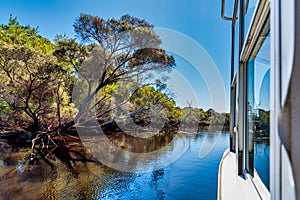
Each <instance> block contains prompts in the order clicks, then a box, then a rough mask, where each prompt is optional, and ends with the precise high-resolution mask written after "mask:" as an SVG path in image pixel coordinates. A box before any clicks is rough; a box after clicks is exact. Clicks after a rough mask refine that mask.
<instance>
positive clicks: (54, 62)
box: [0, 17, 74, 126]
mask: <svg viewBox="0 0 300 200" xmlns="http://www.w3.org/2000/svg"><path fill="white" fill-rule="evenodd" d="M0 30H1V31H0V35H1V37H0V43H1V46H0V80H1V81H0V99H1V101H2V102H5V104H6V105H8V106H9V107H10V113H9V114H8V115H10V116H14V118H15V119H18V121H19V122H20V121H21V122H23V123H25V125H26V124H27V125H28V124H31V123H33V124H35V126H39V124H45V125H47V126H53V125H54V124H56V122H57V100H58V99H60V100H59V103H60V105H59V106H60V109H61V112H62V113H64V112H66V113H70V112H72V111H70V110H72V108H71V107H72V106H70V105H69V103H70V97H69V94H70V92H69V91H68V90H69V89H70V85H71V84H72V81H74V78H73V77H72V76H71V72H72V69H71V68H70V67H69V66H68V65H67V64H66V62H64V61H62V60H59V59H57V57H56V56H55V55H53V52H54V51H55V48H56V47H55V45H54V44H52V43H51V42H50V41H49V40H48V39H47V38H43V37H42V36H40V35H39V34H38V33H37V29H36V28H31V27H30V26H22V25H20V24H19V22H18V21H17V19H16V18H12V17H11V18H10V19H9V22H8V24H7V25H1V26H0ZM69 117H70V116H69Z"/></svg>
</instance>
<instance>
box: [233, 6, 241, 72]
mask: <svg viewBox="0 0 300 200" xmlns="http://www.w3.org/2000/svg"><path fill="white" fill-rule="evenodd" d="M238 13H239V11H237V13H236V16H239V14H238ZM233 48H234V71H233V72H234V74H236V72H237V69H238V67H239V58H240V55H239V20H238V18H236V20H235V24H234V47H233Z"/></svg>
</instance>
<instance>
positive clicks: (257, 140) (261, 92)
mask: <svg viewBox="0 0 300 200" xmlns="http://www.w3.org/2000/svg"><path fill="white" fill-rule="evenodd" d="M258 41H259V42H260V44H259V46H260V47H259V48H258V49H259V50H258V53H257V54H256V55H255V56H253V57H252V58H251V59H250V60H249V61H248V66H247V82H248V84H247V115H248V117H247V134H248V139H249V147H248V151H249V158H250V161H249V165H250V168H251V160H254V168H255V169H256V171H257V172H258V174H259V176H260V178H261V179H262V181H263V182H264V184H265V185H266V187H267V188H269V154H270V144H269V141H270V140H269V138H270V132H269V131H270V128H269V127H270V126H269V125H270V34H269V33H268V34H267V35H266V36H262V37H260V38H259V40H258ZM253 154H254V158H253ZM251 156H252V158H251ZM252 163H253V162H252ZM252 165H253V164H252ZM252 167H253V166H252Z"/></svg>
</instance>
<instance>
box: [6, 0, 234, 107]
mask: <svg viewBox="0 0 300 200" xmlns="http://www.w3.org/2000/svg"><path fill="white" fill-rule="evenodd" d="M232 1H233V0H228V1H227V5H226V6H227V8H226V10H227V11H226V14H227V15H230V13H231V8H232V4H233V3H232ZM80 13H88V14H92V15H97V16H99V17H102V18H104V19H106V18H112V17H115V18H119V17H120V16H122V15H124V14H127V13H129V14H131V15H134V16H136V17H139V18H142V19H145V20H146V21H148V22H150V23H151V24H153V25H154V26H156V27H162V28H168V29H171V30H175V31H178V32H180V33H182V34H185V35H187V36H188V37H190V38H192V39H193V40H195V41H196V42H197V43H198V44H199V45H201V46H202V47H203V49H204V50H205V51H206V52H207V53H208V55H209V56H210V57H211V58H212V60H213V61H214V63H215V64H216V66H217V68H218V69H219V71H220V74H221V76H222V80H223V82H224V86H225V90H226V103H225V105H226V106H225V111H228V110H229V106H228V105H229V88H230V84H229V82H230V49H231V46H230V45H231V23H230V22H229V21H224V20H222V19H221V0H189V1H179V0H109V1H108V0H107V1H103V0H63V1H61V0H52V1H40V0H39V1H37V0H27V1H24V0H2V1H1V7H0V23H1V24H3V23H7V20H8V18H9V15H10V14H12V15H13V16H16V17H18V20H19V21H20V22H21V23H22V24H29V25H31V26H33V27H36V26H39V32H40V34H41V35H42V36H44V37H47V38H49V39H51V40H52V39H53V38H54V36H55V35H56V34H63V33H66V34H67V35H68V36H70V37H73V36H74V31H73V26H72V25H73V23H74V20H75V18H76V17H78V16H79V14H80ZM176 62H177V67H176V72H177V74H180V75H181V77H183V78H184V79H186V80H188V82H189V84H188V85H189V87H192V90H194V92H195V98H196V99H197V100H198V105H197V106H199V107H203V108H204V109H208V108H210V107H213V105H212V103H211V102H212V101H211V96H212V95H210V94H209V92H208V89H207V85H206V82H205V81H204V79H202V77H201V76H196V75H195V70H193V67H191V64H189V63H188V62H187V61H186V60H184V59H182V58H181V57H180V56H176ZM173 79H174V80H175V81H176V76H174V78H173ZM173 87H175V88H176V89H175V90H176V92H178V93H179V94H178V97H179V98H182V100H181V102H180V103H179V104H180V105H181V106H185V105H186V101H184V99H186V100H189V99H190V98H189V97H186V96H187V94H186V93H185V89H184V88H185V85H183V84H181V82H180V80H179V79H178V81H177V84H176V85H174V86H173ZM191 99H192V98H191ZM193 106H196V103H194V102H193ZM220 111H222V110H220Z"/></svg>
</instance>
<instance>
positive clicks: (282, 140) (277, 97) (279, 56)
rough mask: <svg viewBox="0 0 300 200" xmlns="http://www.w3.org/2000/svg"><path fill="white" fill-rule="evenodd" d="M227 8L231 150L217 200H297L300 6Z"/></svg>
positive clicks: (239, 1) (237, 1)
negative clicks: (229, 35) (229, 56)
mask: <svg viewBox="0 0 300 200" xmlns="http://www.w3.org/2000/svg"><path fill="white" fill-rule="evenodd" d="M229 3H230V2H226V1H225V0H222V9H221V17H222V18H223V19H224V20H226V21H228V22H224V23H230V25H231V30H232V35H231V66H230V67H231V86H230V91H231V92H230V115H231V123H230V146H229V148H228V149H227V150H226V151H225V152H224V154H223V157H222V159H221V162H220V164H219V174H218V199H219V200H221V199H222V200H227V199H251V200H252V199H272V200H279V199H287V200H294V199H300V92H299V89H300V78H299V77H300V53H299V50H300V0H284V1H281V0H234V1H232V4H233V5H229ZM231 7H232V15H230V16H228V15H225V13H231V12H229V11H228V10H226V8H227V9H228V8H231ZM226 11H227V12H226Z"/></svg>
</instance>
